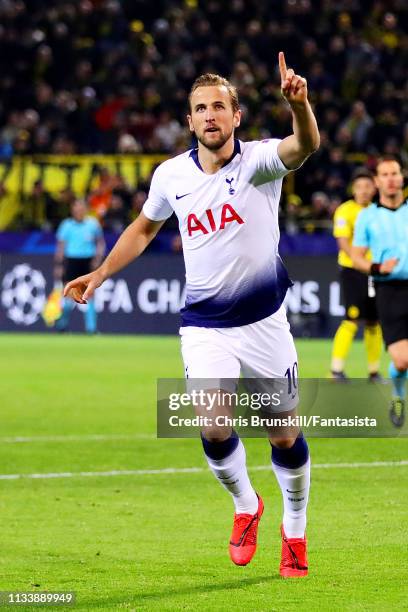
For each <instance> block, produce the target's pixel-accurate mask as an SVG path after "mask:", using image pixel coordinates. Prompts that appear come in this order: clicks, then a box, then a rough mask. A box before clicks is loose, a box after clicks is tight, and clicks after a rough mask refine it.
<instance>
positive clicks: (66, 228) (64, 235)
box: [54, 200, 105, 334]
mask: <svg viewBox="0 0 408 612" xmlns="http://www.w3.org/2000/svg"><path fill="white" fill-rule="evenodd" d="M104 253H105V240H104V237H103V232H102V228H101V226H100V224H99V222H98V221H97V220H96V219H95V218H94V217H90V216H88V206H87V204H86V202H84V201H83V200H75V201H74V202H73V204H72V205H71V217H69V218H68V219H64V221H62V223H61V224H60V225H59V227H58V229H57V248H56V251H55V257H54V262H55V263H54V278H55V279H56V280H60V281H61V280H64V282H68V281H70V280H73V279H74V278H76V277H77V276H78V275H84V274H88V273H89V272H91V270H93V269H95V268H96V267H98V266H99V265H100V263H101V261H102V258H103V255H104ZM73 308H74V302H73V300H72V299H71V298H69V297H64V304H63V307H62V314H61V316H60V317H59V319H58V320H57V322H56V324H55V328H56V329H57V330H58V331H60V332H62V331H66V330H67V329H68V325H69V320H70V317H71V312H72V309H73ZM84 319H85V330H86V332H87V333H88V334H95V333H96V331H97V315H96V310H95V304H94V300H93V299H90V300H88V305H87V307H86V309H85V312H84Z"/></svg>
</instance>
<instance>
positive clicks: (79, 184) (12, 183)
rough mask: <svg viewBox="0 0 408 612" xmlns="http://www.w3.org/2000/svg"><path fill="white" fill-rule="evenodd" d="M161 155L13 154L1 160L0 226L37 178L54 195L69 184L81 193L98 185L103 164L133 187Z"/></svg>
mask: <svg viewBox="0 0 408 612" xmlns="http://www.w3.org/2000/svg"><path fill="white" fill-rule="evenodd" d="M164 159H166V156H165V155H69V156H66V155H32V156H15V157H13V158H12V159H11V160H10V161H8V162H2V163H0V184H2V185H3V189H2V190H1V192H0V229H4V228H6V227H7V226H8V225H9V224H10V223H11V221H12V220H13V218H14V217H15V216H16V214H17V213H18V211H19V210H20V208H21V205H22V203H23V201H24V200H25V198H27V197H28V196H29V195H30V194H31V192H32V190H33V187H34V184H35V182H36V181H39V180H41V181H42V182H43V185H44V189H45V191H48V192H49V193H50V194H53V195H56V194H58V193H60V192H61V191H62V190H64V189H67V188H69V189H72V191H73V192H74V193H75V195H77V196H84V195H87V194H88V192H89V191H90V190H92V189H93V188H94V187H95V186H96V185H97V182H98V178H97V176H98V169H99V168H101V167H104V168H107V169H108V170H109V172H110V173H111V174H116V175H120V176H121V177H122V178H123V179H124V181H125V182H126V184H127V185H128V186H129V187H131V188H132V189H135V188H137V185H138V183H139V181H140V180H141V179H145V178H147V177H148V176H149V175H150V174H151V172H152V170H153V169H154V167H155V166H156V165H157V164H159V163H160V162H162V161H163V160H164Z"/></svg>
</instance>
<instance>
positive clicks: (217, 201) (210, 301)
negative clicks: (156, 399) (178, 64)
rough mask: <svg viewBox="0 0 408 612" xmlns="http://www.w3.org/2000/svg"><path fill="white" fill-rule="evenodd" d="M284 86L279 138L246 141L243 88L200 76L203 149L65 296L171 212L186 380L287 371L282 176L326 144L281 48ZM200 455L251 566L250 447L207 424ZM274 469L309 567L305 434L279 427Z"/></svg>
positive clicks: (196, 93) (301, 570)
mask: <svg viewBox="0 0 408 612" xmlns="http://www.w3.org/2000/svg"><path fill="white" fill-rule="evenodd" d="M279 67H280V74H281V90H282V94H283V96H284V97H285V98H286V100H287V101H288V102H289V104H290V106H291V109H292V114H293V134H291V135H290V136H288V137H287V138H284V139H283V140H277V139H266V140H263V141H261V142H259V141H255V142H240V141H239V140H237V139H235V138H234V132H235V129H236V128H238V126H239V124H240V120H241V111H240V108H239V103H238V96H237V91H236V89H235V87H233V86H232V85H231V84H230V83H229V82H228V81H227V80H226V79H224V78H222V77H220V76H218V75H213V74H205V75H203V76H201V77H199V78H198V79H196V81H195V82H194V84H193V86H192V89H191V93H190V96H189V106H190V113H189V115H188V116H187V118H188V124H189V128H190V130H191V132H193V133H194V134H195V136H196V138H197V140H198V147H197V148H196V149H193V150H191V151H187V152H186V153H183V154H181V155H178V156H177V157H175V158H173V159H170V160H167V161H165V162H164V163H162V164H161V165H160V166H159V167H158V169H157V170H156V172H155V173H154V176H153V179H152V183H151V186H150V192H149V197H148V199H147V201H146V203H145V205H144V208H143V211H142V213H141V214H140V215H139V217H138V218H137V219H136V220H135V221H134V222H133V223H132V224H131V225H130V226H129V227H128V228H127V229H126V231H125V232H124V233H123V234H122V236H121V237H120V239H119V240H118V242H117V243H116V245H115V247H114V248H113V250H112V251H111V253H110V254H109V255H108V257H107V258H106V260H105V261H104V263H103V264H102V265H101V267H100V268H99V269H98V270H96V271H95V272H93V273H92V274H89V275H86V276H84V277H82V278H78V279H76V280H75V281H73V282H71V283H68V285H67V286H66V288H65V294H66V295H70V296H72V297H73V298H74V299H76V300H77V301H78V302H79V303H82V304H83V303H85V302H86V301H87V300H88V299H89V298H90V297H91V296H92V294H93V292H94V290H95V289H96V287H98V286H99V285H101V283H103V281H104V280H105V279H106V278H108V277H109V276H111V275H112V274H115V272H117V271H118V270H120V269H121V268H123V267H124V266H125V265H126V264H128V263H129V262H131V261H132V260H133V259H135V257H137V256H138V255H140V254H141V253H142V251H143V250H144V249H145V248H146V246H147V245H148V244H149V242H150V241H151V240H152V239H153V237H154V236H155V235H156V234H157V232H158V231H159V229H160V227H161V226H162V225H163V223H164V222H165V220H166V219H167V218H168V217H169V216H170V215H171V214H172V212H173V211H175V213H176V215H177V217H178V220H179V227H180V232H181V237H182V243H183V252H184V259H185V265H186V302H185V306H184V308H183V309H182V311H181V316H182V326H181V329H180V335H181V343H182V355H183V359H184V364H185V370H186V375H187V376H188V377H189V379H217V380H219V379H228V380H229V379H234V380H237V379H238V378H239V375H240V372H242V373H243V374H244V376H246V377H254V378H255V377H256V378H262V379H263V378H268V379H270V378H284V377H285V373H287V372H288V371H289V373H290V372H292V373H295V372H296V369H297V356H296V350H295V346H294V342H293V338H292V335H291V333H290V331H289V324H288V322H287V319H286V312H285V309H284V306H283V300H284V297H285V294H286V291H287V289H288V287H289V286H290V285H291V281H290V280H289V278H288V275H287V272H286V270H285V268H284V266H283V264H282V261H281V260H280V258H279V255H278V242H279V228H278V206H279V198H280V193H281V187H282V179H283V177H284V176H285V175H286V174H287V173H288V172H290V170H294V169H296V168H298V167H299V166H300V165H301V164H302V163H303V162H304V161H305V159H306V158H307V157H308V156H309V155H310V154H311V153H313V151H315V150H316V149H317V148H318V146H319V140H320V137H319V132H318V128H317V124H316V119H315V117H314V115H313V112H312V109H311V107H310V104H309V102H308V97H307V84H306V80H305V79H304V78H302V77H301V76H299V75H297V74H295V73H294V71H293V70H292V69H287V67H286V63H285V57H284V54H283V53H280V54H279ZM202 442H203V447H204V452H205V455H206V458H207V461H208V464H209V467H210V468H211V470H212V471H213V473H214V475H215V477H216V478H217V479H218V481H219V482H220V483H221V484H222V485H223V486H224V487H225V489H227V491H229V493H230V494H231V496H232V498H233V502H234V505H235V515H234V524H233V532H232V537H231V540H230V547H229V551H230V556H231V559H232V561H233V562H234V563H236V564H237V565H246V564H247V563H249V562H250V561H251V559H252V557H253V555H254V554H255V550H256V540H257V530H258V524H259V520H260V518H261V515H262V512H263V507H264V505H263V501H262V499H261V498H260V497H259V496H258V495H257V493H256V492H255V490H254V488H253V487H252V484H251V481H250V479H249V477H248V473H247V468H246V458H245V449H244V446H243V444H242V441H241V440H240V439H239V437H238V436H237V434H236V432H235V431H233V430H232V428H231V427H227V426H225V427H222V428H221V427H220V428H217V427H214V428H207V429H206V430H205V432H203V435H202ZM270 442H271V445H272V467H273V470H274V472H275V475H276V477H277V480H278V482H279V485H280V488H281V491H282V495H283V503H284V513H283V525H282V529H281V531H282V559H281V565H280V573H281V575H282V576H285V577H288V576H304V575H306V574H307V572H308V567H307V556H306V538H305V527H306V506H307V502H308V496H309V482H310V460H309V451H308V446H307V443H306V440H305V439H304V437H303V435H302V434H301V433H300V432H298V435H297V437H296V436H295V438H293V437H289V436H280V437H278V436H276V435H275V436H273V435H272V436H271V437H270Z"/></svg>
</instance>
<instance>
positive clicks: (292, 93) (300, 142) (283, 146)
mask: <svg viewBox="0 0 408 612" xmlns="http://www.w3.org/2000/svg"><path fill="white" fill-rule="evenodd" d="M279 70H280V76H281V90H282V95H283V97H284V98H285V99H286V100H287V101H288V102H289V104H290V107H291V109H292V117H293V134H291V136H288V137H287V138H284V139H283V140H282V141H281V142H280V143H279V146H278V154H279V157H280V158H281V160H282V161H283V163H284V164H285V166H286V167H287V168H290V169H292V170H294V169H296V168H298V167H299V166H300V165H301V164H302V163H303V162H304V161H305V159H307V158H308V157H309V155H311V154H312V153H313V152H314V151H316V150H317V149H318V148H319V145H320V135H319V129H318V127H317V122H316V117H315V116H314V114H313V111H312V108H311V106H310V104H309V100H308V98H307V82H306V79H304V78H303V77H301V76H299V75H298V74H295V72H294V71H293V70H292V68H289V69H288V68H287V67H286V61H285V55H284V53H283V52H282V51H281V52H280V53H279Z"/></svg>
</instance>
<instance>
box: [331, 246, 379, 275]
mask: <svg viewBox="0 0 408 612" xmlns="http://www.w3.org/2000/svg"><path fill="white" fill-rule="evenodd" d="M338 240H340V238H339V239H338ZM350 250H351V253H350V256H351V259H352V261H353V266H354V267H355V268H356V270H360V272H365V274H369V273H370V269H371V261H368V259H366V253H367V251H368V248H367V247H357V246H352V247H351V249H350Z"/></svg>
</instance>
